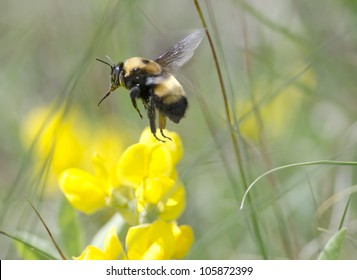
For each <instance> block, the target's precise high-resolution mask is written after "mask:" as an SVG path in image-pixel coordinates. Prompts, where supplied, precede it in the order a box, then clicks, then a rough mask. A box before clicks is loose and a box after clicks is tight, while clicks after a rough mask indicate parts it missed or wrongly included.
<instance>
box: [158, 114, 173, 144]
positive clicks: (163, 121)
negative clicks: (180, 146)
mask: <svg viewBox="0 0 357 280" xmlns="http://www.w3.org/2000/svg"><path fill="white" fill-rule="evenodd" d="M165 127H166V116H165V115H164V114H163V113H161V112H159V128H160V132H161V135H162V136H163V137H164V138H166V139H169V140H171V141H172V139H171V138H170V137H168V136H166V135H165V134H164V131H163V129H165Z"/></svg>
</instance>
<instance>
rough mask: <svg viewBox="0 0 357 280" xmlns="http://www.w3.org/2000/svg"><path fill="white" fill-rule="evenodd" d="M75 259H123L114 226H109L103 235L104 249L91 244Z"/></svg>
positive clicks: (122, 252) (123, 254) (123, 255)
mask: <svg viewBox="0 0 357 280" xmlns="http://www.w3.org/2000/svg"><path fill="white" fill-rule="evenodd" d="M74 259H75V260H118V259H119V260H125V259H126V258H125V253H124V251H123V247H122V245H121V243H120V241H119V239H118V236H117V234H116V231H115V228H111V229H110V230H109V231H108V232H107V234H106V235H105V240H104V251H103V250H101V249H99V248H97V247H94V246H92V245H89V246H87V248H86V249H85V250H84V251H83V252H82V254H81V255H80V256H79V257H76V258H74Z"/></svg>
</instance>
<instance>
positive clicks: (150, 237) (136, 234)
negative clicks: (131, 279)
mask: <svg viewBox="0 0 357 280" xmlns="http://www.w3.org/2000/svg"><path fill="white" fill-rule="evenodd" d="M193 239H194V236H193V231H192V229H191V228H190V227H188V226H177V224H176V223H174V222H172V223H168V222H164V221H162V220H157V221H155V222H154V223H152V224H144V225H139V226H135V227H131V228H129V230H128V234H127V236H126V242H125V244H126V248H127V256H128V259H130V260H169V259H178V258H182V257H184V256H185V255H186V254H187V253H188V251H189V249H190V247H191V245H192V243H193Z"/></svg>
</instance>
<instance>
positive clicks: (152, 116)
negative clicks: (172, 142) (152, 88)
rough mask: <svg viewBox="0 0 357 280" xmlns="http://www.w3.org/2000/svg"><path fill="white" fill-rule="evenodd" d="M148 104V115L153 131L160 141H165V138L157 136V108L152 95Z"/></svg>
mask: <svg viewBox="0 0 357 280" xmlns="http://www.w3.org/2000/svg"><path fill="white" fill-rule="evenodd" d="M147 106H148V107H147V110H148V117H149V120H150V129H151V133H152V134H153V135H154V137H155V138H156V139H157V140H159V141H161V142H164V143H165V141H163V140H161V139H159V138H157V136H156V124H155V119H156V112H155V110H156V108H155V105H154V102H153V100H152V98H151V97H150V98H149V102H148V104H147Z"/></svg>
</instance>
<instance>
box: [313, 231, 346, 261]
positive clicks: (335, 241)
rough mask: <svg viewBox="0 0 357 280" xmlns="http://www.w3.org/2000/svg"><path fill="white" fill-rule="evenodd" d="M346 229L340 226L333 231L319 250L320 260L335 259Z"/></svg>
mask: <svg viewBox="0 0 357 280" xmlns="http://www.w3.org/2000/svg"><path fill="white" fill-rule="evenodd" d="M346 233H347V229H346V228H342V229H340V230H339V231H338V232H337V233H335V234H334V235H333V236H332V237H331V239H330V240H329V241H328V242H327V244H326V246H325V248H324V249H323V251H322V252H321V254H320V256H319V259H320V260H337V259H338V258H339V256H340V253H341V250H342V247H343V244H344V241H345V239H346Z"/></svg>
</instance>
